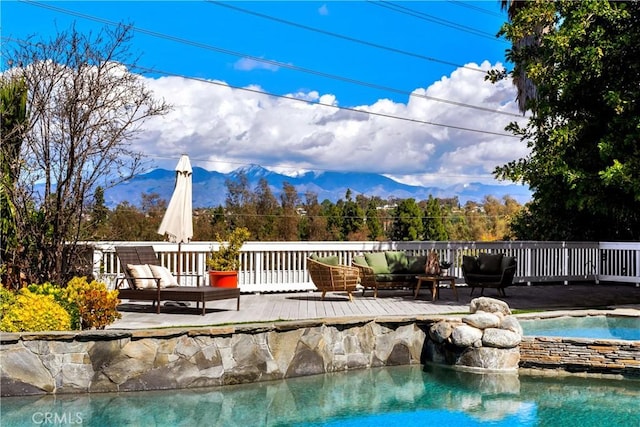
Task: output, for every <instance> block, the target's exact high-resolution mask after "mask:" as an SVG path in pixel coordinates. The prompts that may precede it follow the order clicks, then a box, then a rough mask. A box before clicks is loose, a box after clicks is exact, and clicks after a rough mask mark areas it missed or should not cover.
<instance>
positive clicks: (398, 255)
mask: <svg viewBox="0 0 640 427" xmlns="http://www.w3.org/2000/svg"><path fill="white" fill-rule="evenodd" d="M384 256H385V257H386V258H387V265H388V266H389V271H390V272H391V273H392V274H394V273H406V272H407V271H408V270H409V265H408V263H407V254H405V253H404V252H394V251H388V252H385V253H384Z"/></svg>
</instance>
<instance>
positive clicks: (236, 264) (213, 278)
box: [207, 227, 251, 288]
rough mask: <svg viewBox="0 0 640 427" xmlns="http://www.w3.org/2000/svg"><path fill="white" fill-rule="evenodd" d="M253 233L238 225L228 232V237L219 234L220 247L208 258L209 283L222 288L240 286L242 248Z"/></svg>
mask: <svg viewBox="0 0 640 427" xmlns="http://www.w3.org/2000/svg"><path fill="white" fill-rule="evenodd" d="M250 235H251V233H250V232H249V230H248V229H246V228H244V227H238V228H236V229H235V230H233V231H232V232H231V233H229V234H228V236H227V238H226V239H222V238H221V237H220V235H217V236H216V237H217V239H218V243H220V247H219V248H218V250H216V251H214V250H212V251H211V253H210V254H209V257H208V258H207V267H209V284H210V285H211V286H216V287H220V288H235V287H237V286H238V269H239V268H240V249H241V248H242V245H243V244H244V242H246V241H247V240H248V239H249V236H250Z"/></svg>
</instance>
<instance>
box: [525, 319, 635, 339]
mask: <svg viewBox="0 0 640 427" xmlns="http://www.w3.org/2000/svg"><path fill="white" fill-rule="evenodd" d="M520 324H521V325H522V329H523V330H524V335H528V336H547V337H567V338H594V339H616V340H631V341H636V340H640V317H621V316H583V317H569V316H564V317H553V318H547V319H527V320H525V319H521V320H520Z"/></svg>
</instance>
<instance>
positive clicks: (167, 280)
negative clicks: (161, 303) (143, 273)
mask: <svg viewBox="0 0 640 427" xmlns="http://www.w3.org/2000/svg"><path fill="white" fill-rule="evenodd" d="M149 268H150V269H151V274H152V275H153V277H155V278H156V279H160V287H161V288H175V287H176V286H180V285H179V284H178V282H177V281H176V278H175V277H173V274H171V272H170V271H169V269H168V268H166V267H163V266H161V265H153V264H149Z"/></svg>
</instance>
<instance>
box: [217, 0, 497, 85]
mask: <svg viewBox="0 0 640 427" xmlns="http://www.w3.org/2000/svg"><path fill="white" fill-rule="evenodd" d="M205 1H206V2H207V3H209V4H212V5H215V6H220V7H226V8H228V9H233V10H236V11H238V12H242V13H246V14H249V15H254V16H257V17H259V18H263V19H268V20H271V21H275V22H278V23H281V24H286V25H290V26H292V27H297V28H302V29H304V30H307V31H313V32H316V33H320V34H324V35H327V36H330V37H335V38H339V39H342V40H348V41H350V42H353V43H358V44H362V45H365V46H369V47H374V48H376V49H382V50H386V51H389V52H394V53H398V54H401V55H406V56H411V57H414V58H419V59H424V60H425V61H431V62H437V63H439V64H444V65H451V66H453V67H456V68H464V69H467V70H471V71H477V72H481V73H483V74H484V73H486V71H484V70H483V69H481V68H477V67H470V66H468V65H463V64H457V63H455V62H450V61H445V60H442V59H437V58H433V57H430V56H426V55H421V54H419V53H414V52H409V51H406V50H402V49H398V48H395V47H390V46H385V45H381V44H378V43H373V42H369V41H366V40H362V39H357V38H355V37H351V36H346V35H344V34H338V33H334V32H331V31H327V30H323V29H321V28H315V27H310V26H308V25H304V24H299V23H297V22H292V21H287V20H286V19H282V18H276V17H275V16H271V15H266V14H264V13H260V12H255V11H252V10H248V9H243V8H241V7H238V6H235V5H230V4H226V3H220V2H217V1H214V0H205Z"/></svg>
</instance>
